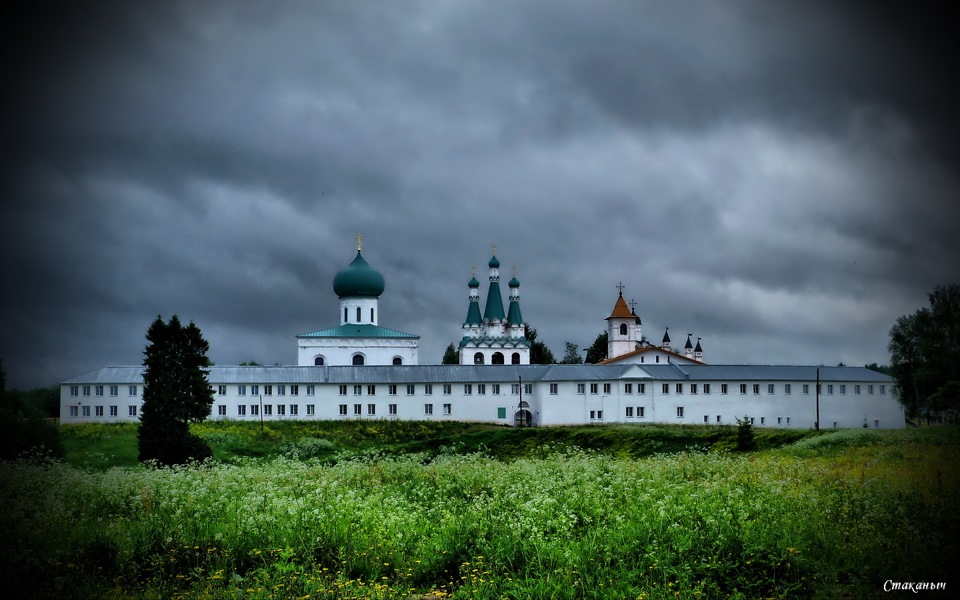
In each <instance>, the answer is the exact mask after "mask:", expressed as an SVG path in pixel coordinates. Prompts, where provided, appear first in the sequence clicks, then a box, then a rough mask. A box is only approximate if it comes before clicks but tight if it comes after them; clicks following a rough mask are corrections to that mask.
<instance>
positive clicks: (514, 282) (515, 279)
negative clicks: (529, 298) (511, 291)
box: [507, 277, 520, 288]
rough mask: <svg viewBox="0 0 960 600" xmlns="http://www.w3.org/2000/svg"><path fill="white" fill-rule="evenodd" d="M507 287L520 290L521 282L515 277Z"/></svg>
mask: <svg viewBox="0 0 960 600" xmlns="http://www.w3.org/2000/svg"><path fill="white" fill-rule="evenodd" d="M507 286H509V287H512V288H518V287H520V282H519V281H517V278H516V277H514V278H513V279H511V280H510V283H508V284H507Z"/></svg>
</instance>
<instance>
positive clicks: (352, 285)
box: [333, 250, 386, 298]
mask: <svg viewBox="0 0 960 600" xmlns="http://www.w3.org/2000/svg"><path fill="white" fill-rule="evenodd" d="M384 287H386V285H385V283H384V281H383V275H381V274H380V271H377V270H376V269H374V268H373V267H371V266H370V265H369V264H367V261H365V260H363V256H362V255H361V254H360V251H359V250H357V257H356V258H354V259H353V262H352V263H350V264H349V265H348V266H347V268H345V269H343V270H342V271H340V272H339V273H337V275H336V276H335V277H334V278H333V291H334V293H336V294H337V296H339V297H340V298H346V297H353V296H368V297H372V298H378V297H380V295H381V294H383V290H384Z"/></svg>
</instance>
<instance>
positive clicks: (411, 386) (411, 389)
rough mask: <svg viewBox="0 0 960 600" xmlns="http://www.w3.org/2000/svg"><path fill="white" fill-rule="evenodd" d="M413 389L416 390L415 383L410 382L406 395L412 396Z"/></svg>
mask: <svg viewBox="0 0 960 600" xmlns="http://www.w3.org/2000/svg"><path fill="white" fill-rule="evenodd" d="M415 391H416V386H415V385H413V384H410V385H408V386H407V395H408V396H412V395H413V394H414V392H415Z"/></svg>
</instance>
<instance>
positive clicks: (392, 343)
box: [297, 327, 419, 366]
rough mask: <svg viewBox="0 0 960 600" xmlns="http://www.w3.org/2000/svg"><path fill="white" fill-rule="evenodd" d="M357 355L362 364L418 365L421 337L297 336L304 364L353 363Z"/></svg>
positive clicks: (299, 351) (301, 363)
mask: <svg viewBox="0 0 960 600" xmlns="http://www.w3.org/2000/svg"><path fill="white" fill-rule="evenodd" d="M338 329H341V328H338ZM358 329H359V328H358ZM379 329H380V330H381V331H383V330H384V328H382V327H381V328H379ZM397 333H398V334H399V333H400V332H397ZM357 357H360V361H359V362H360V364H362V365H415V364H418V360H419V338H416V337H384V336H383V335H380V336H373V335H371V336H370V337H359V336H358V337H310V334H304V335H300V336H297V364H298V365H300V366H311V365H313V366H319V365H353V364H354V362H355V361H358V359H357Z"/></svg>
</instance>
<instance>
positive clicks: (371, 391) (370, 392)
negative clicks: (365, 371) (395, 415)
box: [367, 385, 377, 396]
mask: <svg viewBox="0 0 960 600" xmlns="http://www.w3.org/2000/svg"><path fill="white" fill-rule="evenodd" d="M367 395H368V396H376V395H377V386H375V385H368V386H367Z"/></svg>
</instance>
